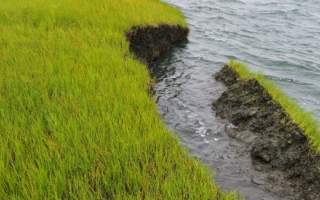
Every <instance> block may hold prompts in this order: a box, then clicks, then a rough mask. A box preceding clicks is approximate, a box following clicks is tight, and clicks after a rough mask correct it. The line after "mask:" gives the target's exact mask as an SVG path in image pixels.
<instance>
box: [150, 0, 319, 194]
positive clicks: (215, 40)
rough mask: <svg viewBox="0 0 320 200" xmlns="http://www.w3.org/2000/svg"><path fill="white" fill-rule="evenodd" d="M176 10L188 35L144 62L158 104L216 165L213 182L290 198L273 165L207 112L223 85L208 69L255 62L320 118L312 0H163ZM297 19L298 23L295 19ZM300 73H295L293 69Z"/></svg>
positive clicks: (196, 152) (184, 139) (194, 150)
mask: <svg viewBox="0 0 320 200" xmlns="http://www.w3.org/2000/svg"><path fill="white" fill-rule="evenodd" d="M167 2H168V3H170V4H173V5H174V6H176V7H178V8H179V9H181V10H182V12H184V14H185V15H186V18H187V21H188V23H189V25H190V29H191V32H190V36H189V38H188V40H186V41H183V42H181V43H179V44H176V45H175V46H173V47H171V48H170V50H169V51H168V52H167V53H165V54H164V55H162V56H161V57H160V58H159V59H158V61H157V62H156V63H153V64H152V65H151V66H150V71H151V75H152V76H153V77H155V78H156V85H155V89H156V91H157V94H156V97H155V98H156V101H157V104H158V110H159V112H160V113H161V115H162V116H163V118H164V121H165V122H166V123H167V124H168V127H169V128H170V129H172V130H174V132H175V133H176V135H177V137H179V139H180V141H181V143H182V144H183V145H184V146H186V147H188V148H189V149H190V153H191V154H192V156H194V157H196V158H198V159H200V160H201V161H203V162H204V163H205V164H206V165H207V166H209V168H210V169H212V170H213V171H215V172H216V184H217V185H220V186H221V188H223V189H227V190H230V189H235V190H237V191H238V192H240V193H241V194H242V195H244V196H246V197H247V199H252V200H253V199H254V200H256V199H294V198H295V196H294V188H293V187H292V185H294V184H292V183H284V184H281V186H279V184H278V183H280V182H283V179H282V174H281V172H277V171H273V172H270V173H269V172H266V171H268V169H266V168H268V166H264V165H260V164H259V163H253V161H252V160H251V158H250V155H249V152H248V151H247V146H248V144H249V142H250V141H251V140H252V138H253V137H254V136H253V135H252V134H251V133H249V132H247V133H246V134H245V135H246V137H243V138H237V135H238V134H237V127H234V126H233V125H232V124H230V123H229V122H228V121H224V120H221V119H219V118H216V117H215V112H214V111H213V110H212V109H211V103H212V102H213V101H214V100H216V99H218V98H219V97H220V95H221V93H222V92H223V91H225V90H226V88H225V86H224V85H222V84H221V83H219V82H216V81H215V80H214V78H213V77H212V75H213V74H215V73H216V72H218V71H219V69H220V67H222V65H223V63H225V62H227V61H229V60H230V59H237V60H242V61H245V62H246V63H248V65H249V66H250V68H252V69H253V70H255V71H257V70H262V71H263V72H264V73H265V74H266V76H267V78H270V79H273V80H275V82H276V84H278V85H279V86H281V87H282V88H283V89H284V90H285V91H286V92H287V93H288V94H289V95H290V96H292V97H293V98H295V99H297V100H298V101H299V103H300V104H301V106H302V107H304V108H305V109H307V110H309V111H314V112H315V113H316V116H317V118H318V119H320V112H319V110H320V102H319V99H320V79H317V77H318V76H319V75H320V65H319V64H318V63H320V56H319V55H320V53H319V50H318V46H319V45H320V43H319V41H320V32H319V31H318V27H320V26H319V25H320V16H319V15H318V14H317V12H316V11H317V9H316V8H320V3H318V2H317V1H310V0H309V1H299V2H297V1H289V0H286V1H281V2H278V1H267V2H266V1H263V3H255V1H250V0H243V1H237V0H230V1H225V0H218V1H209V0H201V1H199V0H190V1H181V0H179V1H178V0H167ZM301 24H304V26H301ZM301 75H302V76H301Z"/></svg>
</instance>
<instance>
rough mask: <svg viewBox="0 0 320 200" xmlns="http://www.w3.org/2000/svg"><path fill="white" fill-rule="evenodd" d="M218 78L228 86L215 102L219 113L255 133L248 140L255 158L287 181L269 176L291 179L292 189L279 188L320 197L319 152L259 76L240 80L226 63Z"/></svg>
mask: <svg viewBox="0 0 320 200" xmlns="http://www.w3.org/2000/svg"><path fill="white" fill-rule="evenodd" d="M215 78H216V80H217V81H221V82H223V83H224V84H225V85H227V86H228V89H227V91H225V92H224V93H223V94H222V96H221V97H220V98H219V99H218V100H216V101H215V102H213V109H214V110H215V111H216V115H217V116H219V117H221V118H226V119H228V120H229V121H230V122H231V123H232V124H233V125H235V126H237V128H238V129H239V130H241V131H244V130H247V131H251V132H253V133H254V134H255V136H256V138H255V139H254V140H253V141H251V142H250V143H248V150H249V151H250V153H251V157H252V159H253V162H255V163H259V164H263V165H265V166H267V167H263V168H262V170H264V171H270V172H272V171H281V173H282V174H283V178H284V180H285V181H281V180H280V181H276V180H279V177H269V178H270V179H273V181H275V184H277V185H281V184H287V183H288V182H287V181H289V182H290V183H291V184H290V185H289V188H291V190H290V191H277V192H283V193H288V194H287V195H286V196H288V195H291V197H290V198H289V199H310V200H311V199H312V200H314V199H320V156H319V154H317V153H316V152H315V151H313V150H312V149H311V148H310V145H309V143H308V141H307V138H306V136H305V135H304V133H303V131H302V130H301V129H300V128H299V127H298V125H297V124H295V123H293V122H292V120H291V118H290V117H289V116H288V115H287V114H286V112H285V111H284V110H283V108H282V107H281V106H280V104H279V103H278V102H275V101H273V99H272V97H271V96H270V95H269V94H268V92H267V91H266V90H265V89H264V88H263V87H262V86H261V85H260V84H259V82H258V81H257V80H256V79H242V80H240V79H239V76H238V74H237V73H236V72H235V71H234V70H232V69H231V68H230V67H229V66H227V65H225V66H224V67H223V68H222V69H221V71H220V72H218V73H217V74H216V75H215ZM241 131H240V132H239V133H241ZM238 137H239V138H241V135H240V136H238ZM270 174H272V173H270ZM289 193H291V194H289Z"/></svg>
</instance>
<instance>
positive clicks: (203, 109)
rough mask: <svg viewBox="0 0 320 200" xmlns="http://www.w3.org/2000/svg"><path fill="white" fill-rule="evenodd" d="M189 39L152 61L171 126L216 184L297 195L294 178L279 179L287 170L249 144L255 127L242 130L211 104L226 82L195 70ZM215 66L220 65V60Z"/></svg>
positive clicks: (273, 195) (258, 195)
mask: <svg viewBox="0 0 320 200" xmlns="http://www.w3.org/2000/svg"><path fill="white" fill-rule="evenodd" d="M189 44H190V42H189V41H187V40H185V41H182V42H180V43H178V44H175V45H174V46H172V47H170V48H169V50H168V51H167V52H165V53H164V54H162V55H161V56H160V57H159V59H158V60H157V62H154V63H151V64H150V65H149V70H150V74H151V76H152V77H154V78H155V80H156V84H155V89H156V95H155V97H154V98H155V99H156V102H157V106H158V111H159V112H160V114H161V115H162V116H163V119H164V121H165V122H166V123H167V125H168V127H169V129H171V130H173V131H174V132H175V134H176V135H177V137H178V138H179V140H180V142H181V143H182V145H183V146H185V147H187V148H188V149H190V154H191V156H193V157H195V158H197V159H199V160H201V161H202V162H203V163H205V164H206V165H207V166H208V167H209V169H211V170H212V172H213V173H215V174H216V184H217V185H220V187H221V188H222V189H225V190H237V191H238V192H239V193H240V194H241V195H243V196H246V199H252V200H256V199H286V198H288V199H292V197H294V187H292V186H294V185H293V183H290V182H286V183H285V184H282V185H280V184H275V183H277V182H278V183H280V182H282V183H283V182H284V181H285V180H284V178H283V176H284V174H283V173H282V172H281V171H272V173H269V172H268V168H270V166H267V165H264V164H262V163H259V162H253V161H252V159H251V156H250V152H249V151H248V146H249V144H250V142H252V140H253V139H254V138H255V136H254V135H253V134H252V133H251V132H249V131H242V132H241V134H239V133H240V132H239V130H238V128H237V127H236V126H234V125H232V124H231V123H230V122H229V121H228V120H222V119H220V118H219V117H218V118H217V117H216V114H215V111H214V110H213V109H212V106H211V104H212V102H213V101H214V100H216V99H218V98H219V97H220V96H221V94H222V92H224V91H225V90H226V87H225V86H224V85H223V84H221V83H219V82H216V81H215V79H214V78H213V76H212V75H213V74H212V73H208V72H206V71H205V70H195V68H194V67H195V65H194V66H193V65H192V62H188V60H187V59H188V57H189V56H190V55H191V54H192V52H190V51H189V49H188V45H189ZM196 60H197V59H196ZM196 60H194V62H196ZM193 64H196V63H193ZM215 68H216V71H219V69H220V66H217V67H215Z"/></svg>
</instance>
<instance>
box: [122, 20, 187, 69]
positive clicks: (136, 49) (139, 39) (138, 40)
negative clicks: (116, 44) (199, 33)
mask: <svg viewBox="0 0 320 200" xmlns="http://www.w3.org/2000/svg"><path fill="white" fill-rule="evenodd" d="M188 34H189V28H186V27H182V26H180V25H166V24H161V25H158V26H155V27H154V26H145V27H141V26H135V27H132V28H131V29H130V30H128V31H126V38H127V40H128V41H129V42H130V46H129V48H130V52H132V53H134V55H135V56H136V57H137V58H138V59H139V60H141V61H142V62H145V63H149V62H152V61H153V60H155V59H156V58H158V57H159V55H160V53H162V52H164V51H166V50H167V49H168V48H169V46H170V44H172V43H174V42H177V41H179V40H182V39H185V38H186V37H187V36H188Z"/></svg>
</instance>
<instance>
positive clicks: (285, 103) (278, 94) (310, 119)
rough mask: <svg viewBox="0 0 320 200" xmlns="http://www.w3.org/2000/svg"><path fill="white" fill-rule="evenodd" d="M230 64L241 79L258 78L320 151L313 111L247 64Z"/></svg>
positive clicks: (319, 135)
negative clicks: (304, 108) (253, 70)
mask: <svg viewBox="0 0 320 200" xmlns="http://www.w3.org/2000/svg"><path fill="white" fill-rule="evenodd" d="M228 65H229V66H230V67H231V68H232V69H234V70H235V71H236V72H238V74H239V75H240V78H241V79H245V78H255V79H257V80H258V81H259V83H260V84H261V85H262V86H263V87H264V88H266V90H267V91H268V93H269V94H270V95H271V96H272V97H273V99H274V100H275V101H277V102H279V103H280V105H281V106H282V107H283V108H284V110H285V111H286V112H287V113H288V115H289V116H290V117H291V119H292V120H293V121H294V122H295V123H296V124H298V126H299V127H300V128H301V130H303V132H304V133H305V134H306V135H307V137H308V139H309V142H310V144H311V145H312V146H313V147H314V149H315V150H316V151H317V152H320V129H319V125H318V122H317V121H316V120H315V118H314V115H313V113H310V112H306V111H304V110H303V109H302V108H300V106H299V104H298V103H297V102H296V101H294V100H293V99H292V98H290V97H288V96H287V95H286V94H285V93H284V92H283V91H282V90H281V89H280V88H278V87H276V86H275V84H274V83H273V82H272V81H270V80H266V79H265V78H264V76H263V74H262V73H252V72H250V71H249V69H248V68H247V66H246V65H244V64H243V63H240V62H235V61H230V62H229V63H228Z"/></svg>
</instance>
